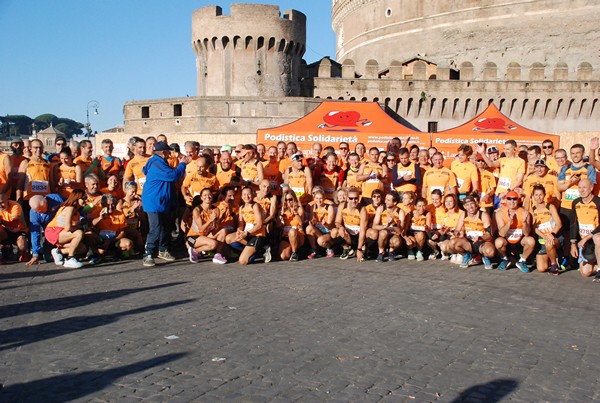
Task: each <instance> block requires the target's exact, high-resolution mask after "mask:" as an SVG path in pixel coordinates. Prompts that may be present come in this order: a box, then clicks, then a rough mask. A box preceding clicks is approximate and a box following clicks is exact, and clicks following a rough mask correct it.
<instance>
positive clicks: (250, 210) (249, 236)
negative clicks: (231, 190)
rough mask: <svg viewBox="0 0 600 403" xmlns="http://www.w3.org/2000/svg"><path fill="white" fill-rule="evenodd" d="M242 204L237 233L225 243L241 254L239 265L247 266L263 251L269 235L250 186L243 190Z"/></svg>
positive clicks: (230, 236) (262, 213)
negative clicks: (238, 250)
mask: <svg viewBox="0 0 600 403" xmlns="http://www.w3.org/2000/svg"><path fill="white" fill-rule="evenodd" d="M242 202H243V205H242V206H241V207H240V214H239V219H238V227H237V231H236V232H234V233H231V234H229V235H227V237H226V238H225V242H226V243H227V244H228V245H229V246H230V247H232V248H234V249H239V247H238V245H239V246H241V249H242V250H241V253H240V256H239V258H238V263H239V264H241V265H247V264H248V263H250V262H251V260H252V257H253V256H254V255H255V253H256V252H257V251H260V250H262V248H263V246H264V244H265V237H266V234H267V231H266V228H265V227H264V224H263V216H264V212H263V209H262V207H261V205H260V203H257V202H255V201H254V190H253V189H252V187H250V186H246V187H244V188H243V189H242Z"/></svg>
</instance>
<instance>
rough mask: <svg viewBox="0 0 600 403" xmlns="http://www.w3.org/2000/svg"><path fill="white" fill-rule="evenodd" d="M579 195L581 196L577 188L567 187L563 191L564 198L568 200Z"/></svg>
mask: <svg viewBox="0 0 600 403" xmlns="http://www.w3.org/2000/svg"><path fill="white" fill-rule="evenodd" d="M579 197H581V196H580V195H579V189H578V188H571V189H567V190H566V191H565V199H567V200H569V201H573V200H575V199H578V198H579Z"/></svg>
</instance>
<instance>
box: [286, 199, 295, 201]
mask: <svg viewBox="0 0 600 403" xmlns="http://www.w3.org/2000/svg"><path fill="white" fill-rule="evenodd" d="M285 201H294V199H285Z"/></svg>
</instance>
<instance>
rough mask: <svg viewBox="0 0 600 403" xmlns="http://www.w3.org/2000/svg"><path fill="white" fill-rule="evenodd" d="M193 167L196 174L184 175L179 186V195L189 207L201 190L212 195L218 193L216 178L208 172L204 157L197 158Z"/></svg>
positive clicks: (206, 161)
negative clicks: (210, 191) (210, 192)
mask: <svg viewBox="0 0 600 403" xmlns="http://www.w3.org/2000/svg"><path fill="white" fill-rule="evenodd" d="M195 166H196V169H197V170H196V172H192V173H190V174H188V175H186V176H185V178H184V180H183V183H182V185H181V194H182V195H183V198H184V199H185V203H186V204H187V205H188V206H190V207H191V205H192V201H193V200H194V197H196V196H199V195H200V193H201V192H202V190H204V189H206V188H208V189H211V190H212V192H213V195H215V194H217V192H218V191H219V183H218V181H217V177H216V176H215V175H213V174H212V173H210V172H209V171H208V160H207V159H206V157H203V156H202V157H198V159H197V160H196V163H195Z"/></svg>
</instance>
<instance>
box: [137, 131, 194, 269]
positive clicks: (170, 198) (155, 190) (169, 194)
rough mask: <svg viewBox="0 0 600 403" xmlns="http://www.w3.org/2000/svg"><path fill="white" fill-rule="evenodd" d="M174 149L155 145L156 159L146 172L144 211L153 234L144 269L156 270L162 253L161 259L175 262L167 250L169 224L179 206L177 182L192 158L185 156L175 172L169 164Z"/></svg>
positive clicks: (161, 142)
mask: <svg viewBox="0 0 600 403" xmlns="http://www.w3.org/2000/svg"><path fill="white" fill-rule="evenodd" d="M171 150H172V148H171V147H169V145H168V144H167V143H165V142H164V141H159V142H157V143H156V144H154V155H152V157H151V158H150V159H149V160H148V162H147V163H146V166H144V168H143V169H142V171H143V172H144V175H146V183H145V185H144V191H143V192H142V207H143V208H144V212H146V214H148V225H149V227H150V228H149V232H148V237H147V238H146V252H145V253H144V260H143V264H144V266H154V265H155V262H154V257H153V256H155V254H156V250H157V249H158V258H159V259H163V260H167V261H172V260H175V258H174V257H173V256H172V255H171V254H170V253H169V251H168V250H167V242H168V230H167V229H168V228H169V225H168V221H167V220H169V218H170V217H171V214H170V212H171V210H174V209H175V208H176V206H177V193H176V192H177V189H176V186H175V182H177V181H178V180H179V179H181V178H182V177H183V175H184V173H185V167H186V165H187V163H188V162H189V157H187V156H182V157H181V158H180V160H179V161H180V162H179V165H178V166H177V168H175V169H173V168H171V167H170V166H169V163H168V162H167V160H168V158H169V155H170V153H171Z"/></svg>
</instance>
